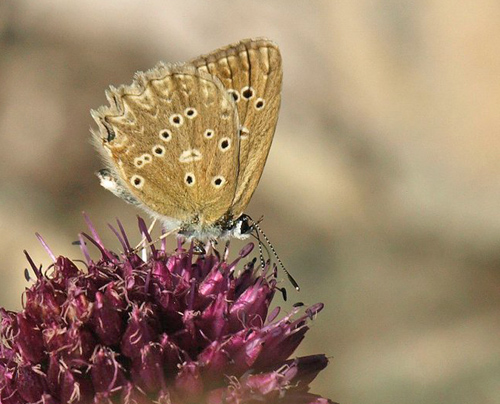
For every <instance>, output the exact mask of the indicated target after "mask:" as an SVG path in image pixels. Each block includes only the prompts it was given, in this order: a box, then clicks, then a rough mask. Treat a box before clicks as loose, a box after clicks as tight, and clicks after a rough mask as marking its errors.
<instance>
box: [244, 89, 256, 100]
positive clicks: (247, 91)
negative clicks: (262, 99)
mask: <svg viewBox="0 0 500 404" xmlns="http://www.w3.org/2000/svg"><path fill="white" fill-rule="evenodd" d="M254 95H255V91H254V90H253V88H252V87H248V86H247V87H243V88H242V89H241V96H242V97H243V98H244V99H245V100H249V99H250V98H252V97H253V96H254Z"/></svg>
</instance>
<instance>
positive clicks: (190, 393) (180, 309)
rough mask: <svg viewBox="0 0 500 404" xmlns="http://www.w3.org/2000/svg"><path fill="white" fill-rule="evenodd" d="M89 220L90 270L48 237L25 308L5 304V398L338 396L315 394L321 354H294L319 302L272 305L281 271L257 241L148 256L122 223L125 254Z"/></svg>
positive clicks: (318, 401)
mask: <svg viewBox="0 0 500 404" xmlns="http://www.w3.org/2000/svg"><path fill="white" fill-rule="evenodd" d="M88 223H89V227H90V231H91V233H92V236H89V235H87V234H84V233H82V235H81V236H80V243H79V244H80V247H81V249H82V252H83V255H84V256H85V258H86V267H85V268H84V269H80V268H79V267H78V266H77V264H76V263H75V262H73V261H71V260H70V259H68V258H65V257H62V256H60V257H57V256H56V255H54V254H53V252H52V251H50V249H49V247H48V246H47V244H46V243H45V242H44V241H43V240H42V244H43V245H44V247H45V248H46V249H47V250H48V252H49V255H50V256H51V257H53V259H54V264H53V265H52V266H51V267H49V268H48V269H46V270H44V271H43V270H41V269H40V268H38V267H37V266H36V265H35V264H34V263H33V261H32V260H31V258H29V255H27V257H28V260H29V262H30V265H31V267H32V271H33V272H34V274H35V282H34V284H33V285H32V286H31V287H30V288H29V289H27V291H26V293H25V298H24V308H23V310H22V311H21V312H18V313H16V312H12V311H8V310H5V309H3V308H2V309H0V316H1V323H0V326H1V328H0V376H1V377H0V403H9V404H11V403H19V404H24V403H47V404H49V403H50V404H65V403H81V404H83V403H85V404H86V403H89V404H90V403H109V404H112V403H124V404H133V403H151V402H158V403H176V404H190V403H199V404H204V403H205V404H215V403H217V404H219V403H227V404H243V403H248V404H250V403H257V402H258V403H282V404H284V403H293V404H307V403H311V404H312V403H314V404H326V403H331V401H329V400H327V399H324V398H321V397H319V396H316V395H314V394H312V393H309V392H308V389H309V387H308V386H309V383H310V382H311V381H312V380H313V379H314V378H315V377H316V375H317V374H318V373H319V372H320V371H321V370H322V369H323V368H325V367H326V365H327V363H328V360H327V358H326V357H325V355H323V354H318V355H312V356H307V357H300V358H294V359H289V357H290V356H291V355H292V354H293V352H294V351H295V349H296V348H297V346H298V345H299V344H300V342H301V341H302V339H303V338H304V335H305V333H306V332H307V330H308V325H307V323H308V322H309V321H310V319H311V318H312V317H314V316H315V315H316V314H317V313H318V312H319V311H321V309H322V307H323V305H322V304H316V305H313V306H311V307H309V308H306V309H305V310H303V309H302V308H300V307H299V306H297V307H293V308H292V310H291V312H290V313H288V314H287V315H285V316H284V317H282V318H279V311H280V310H279V308H277V309H275V310H273V311H272V312H271V313H269V306H270V303H271V300H272V299H273V296H274V294H275V292H276V290H277V287H276V283H277V280H276V268H275V267H273V266H270V265H267V266H266V268H265V270H264V271H262V270H261V268H260V267H259V265H255V263H256V260H255V259H254V260H249V258H247V257H248V255H249V254H250V253H251V251H252V248H253V245H252V244H249V245H247V246H246V247H245V248H243V249H242V250H241V251H240V252H239V254H238V256H237V258H236V259H235V260H234V261H228V259H227V254H223V255H222V256H221V255H220V254H219V253H217V252H216V251H214V250H213V249H212V248H207V251H206V252H204V253H203V254H201V255H197V254H193V245H189V246H185V245H184V244H183V243H182V240H179V242H178V246H177V249H176V250H175V251H172V252H169V251H167V250H166V247H165V243H162V244H161V245H160V246H156V245H154V244H152V245H151V246H150V250H151V252H150V254H149V255H150V256H149V258H147V259H145V258H144V259H143V258H141V257H140V256H139V255H138V254H137V253H136V251H135V250H134V249H133V248H132V247H131V245H130V243H129V239H128V236H127V234H126V233H125V231H124V230H123V227H122V225H121V224H120V223H118V229H115V228H114V227H112V230H113V232H114V233H115V234H116V236H117V237H118V239H119V241H120V243H121V245H122V249H123V252H122V253H116V252H113V251H111V250H110V249H108V248H106V247H105V246H104V244H103V243H102V241H101V239H100V237H99V235H98V234H97V232H96V230H95V228H94V227H93V225H92V224H91V223H90V222H88ZM139 227H140V231H141V234H142V235H144V236H145V237H146V238H147V239H148V240H149V241H151V236H150V235H149V233H148V230H147V226H146V224H145V222H144V221H143V220H142V219H139ZM40 239H41V238H40ZM85 239H86V240H87V242H89V245H87V244H86V243H85V242H84V240H85ZM90 244H93V245H94V246H95V247H96V248H97V249H98V250H99V252H100V255H101V258H100V259H99V260H97V261H95V260H92V259H91V258H90V257H91V254H90V251H89V248H90V247H89V246H90ZM242 261H247V262H246V263H244V264H243V267H242V270H241V271H240V270H238V266H240V265H241V264H240V263H242ZM255 266H256V267H257V268H255ZM301 310H302V312H300V311H301Z"/></svg>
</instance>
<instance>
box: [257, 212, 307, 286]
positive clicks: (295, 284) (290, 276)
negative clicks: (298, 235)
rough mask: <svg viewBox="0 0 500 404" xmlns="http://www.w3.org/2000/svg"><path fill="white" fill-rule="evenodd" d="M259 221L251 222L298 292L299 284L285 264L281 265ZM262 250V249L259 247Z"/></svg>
mask: <svg viewBox="0 0 500 404" xmlns="http://www.w3.org/2000/svg"><path fill="white" fill-rule="evenodd" d="M261 220H262V219H261ZM259 222H260V220H259V221H257V222H254V223H253V226H254V227H255V229H257V232H258V233H260V234H262V237H264V240H266V243H267V245H268V246H269V248H270V249H271V251H272V252H273V255H274V256H275V257H276V260H277V261H278V263H279V264H280V267H281V269H282V270H283V272H284V273H285V274H286V276H287V277H288V280H289V281H290V283H291V284H292V286H293V287H294V288H295V290H296V291H297V292H298V291H299V290H300V286H299V284H298V283H297V281H296V280H295V279H293V276H292V275H290V272H288V271H287V270H286V268H285V266H284V265H283V262H282V261H281V260H280V257H279V256H278V253H277V252H276V250H275V249H274V247H273V245H272V244H271V242H270V241H269V239H268V238H267V236H266V234H265V233H264V232H263V231H262V229H261V228H260V226H259ZM259 247H260V240H259ZM261 251H262V249H261Z"/></svg>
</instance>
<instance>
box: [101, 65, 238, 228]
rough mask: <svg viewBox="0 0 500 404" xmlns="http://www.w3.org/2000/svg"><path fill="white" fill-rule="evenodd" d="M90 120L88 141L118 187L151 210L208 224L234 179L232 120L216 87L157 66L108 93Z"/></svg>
mask: <svg viewBox="0 0 500 404" xmlns="http://www.w3.org/2000/svg"><path fill="white" fill-rule="evenodd" d="M106 95H107V98H108V101H109V102H110V106H109V107H101V108H99V109H98V110H97V111H93V113H92V115H93V117H94V119H95V120H96V122H97V124H98V125H99V131H96V132H94V142H95V143H96V144H97V147H98V149H99V151H100V152H101V154H102V155H103V156H104V160H105V161H106V163H107V165H108V168H109V170H110V171H111V172H112V173H113V177H114V178H115V180H116V181H117V182H118V183H119V185H120V186H121V187H125V188H126V189H127V191H128V192H129V193H130V194H132V195H133V196H134V198H136V199H137V200H139V201H140V202H142V204H141V205H142V206H143V207H144V205H145V207H146V210H148V211H150V213H153V214H156V215H160V216H163V217H167V218H171V219H173V220H174V221H176V222H186V221H191V222H193V221H194V222H196V221H198V222H200V223H208V224H211V223H214V222H216V221H217V220H218V219H220V218H221V217H222V216H223V215H224V214H225V213H226V212H228V211H229V210H230V207H231V205H232V202H233V195H234V194H235V193H236V185H237V177H238V147H239V143H238V137H237V135H238V127H239V123H238V115H237V111H236V107H235V103H234V101H233V99H232V98H231V96H230V95H229V94H228V93H227V91H226V90H225V88H224V86H223V85H222V84H221V82H220V81H219V80H218V79H217V78H214V77H213V76H211V75H209V74H207V73H203V72H200V71H198V70H196V69H195V68H194V66H192V65H190V64H184V65H169V64H163V63H160V64H159V65H157V66H156V67H155V68H153V69H151V70H150V71H148V72H146V73H138V74H136V77H135V78H134V82H133V84H132V85H131V86H121V87H119V88H117V89H115V88H111V89H110V90H109V91H108V92H107V94H106Z"/></svg>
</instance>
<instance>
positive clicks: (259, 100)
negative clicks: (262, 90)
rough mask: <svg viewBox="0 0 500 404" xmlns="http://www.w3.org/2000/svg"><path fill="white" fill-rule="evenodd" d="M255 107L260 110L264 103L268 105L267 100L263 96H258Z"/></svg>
mask: <svg viewBox="0 0 500 404" xmlns="http://www.w3.org/2000/svg"><path fill="white" fill-rule="evenodd" d="M254 105H255V109H257V110H260V109H262V108H264V105H266V102H265V101H264V100H263V99H262V98H257V99H256V100H255V104H254Z"/></svg>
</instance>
